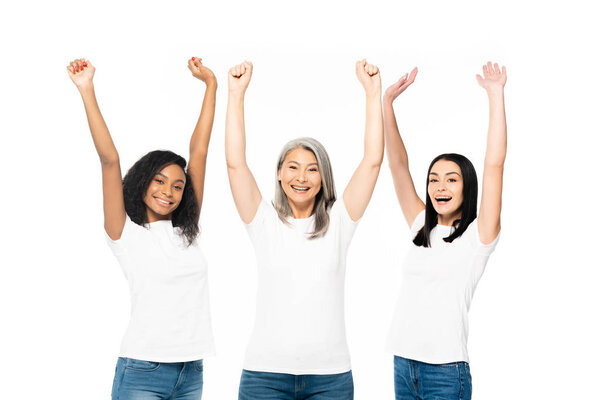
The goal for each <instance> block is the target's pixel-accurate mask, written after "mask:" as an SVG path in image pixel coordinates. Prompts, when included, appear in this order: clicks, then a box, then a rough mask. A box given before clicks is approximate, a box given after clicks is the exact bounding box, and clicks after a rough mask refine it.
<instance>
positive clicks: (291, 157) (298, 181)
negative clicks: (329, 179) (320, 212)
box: [277, 147, 321, 218]
mask: <svg viewBox="0 0 600 400" xmlns="http://www.w3.org/2000/svg"><path fill="white" fill-rule="evenodd" d="M277 179H278V180H279V182H280V183H281V187H282V188H283V191H284V193H285V194H286V196H287V199H288V202H289V204H290V207H291V208H292V210H293V211H294V210H300V209H301V210H308V209H310V210H309V212H312V208H313V207H314V203H315V197H317V194H318V193H319V191H320V190H321V173H320V172H319V165H318V163H317V159H316V157H315V155H314V154H313V153H312V151H309V150H306V149H304V148H302V147H298V148H295V149H293V150H291V151H290V152H289V153H288V154H287V155H286V156H285V159H284V160H283V164H282V165H281V168H279V171H277ZM308 216H309V215H308ZM294 217H295V218H302V217H307V215H304V216H302V217H299V216H297V215H296V212H294Z"/></svg>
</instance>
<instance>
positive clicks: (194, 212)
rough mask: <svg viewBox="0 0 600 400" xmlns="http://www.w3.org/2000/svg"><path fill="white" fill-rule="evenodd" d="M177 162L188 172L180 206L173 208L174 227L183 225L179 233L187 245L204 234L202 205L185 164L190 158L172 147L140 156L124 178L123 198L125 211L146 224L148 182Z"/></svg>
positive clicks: (138, 221) (133, 219) (132, 218)
mask: <svg viewBox="0 0 600 400" xmlns="http://www.w3.org/2000/svg"><path fill="white" fill-rule="evenodd" d="M171 164H176V165H179V166H180V167H181V169H183V172H184V174H185V186H184V188H183V196H182V198H181V202H180V203H179V206H178V207H177V208H176V209H175V211H173V215H172V218H171V221H172V224H173V226H174V227H177V228H179V230H180V231H179V234H180V235H181V236H182V237H183V238H185V241H186V242H187V245H188V246H189V245H191V244H192V243H194V240H196V237H197V236H198V234H199V233H200V229H199V228H198V220H199V218H200V208H199V207H198V201H197V200H196V195H195V194H194V188H193V186H192V181H191V179H190V176H189V175H188V173H187V171H186V169H185V167H186V164H187V163H186V161H185V159H184V158H183V157H181V156H180V155H177V154H175V153H173V152H172V151H168V150H155V151H151V152H150V153H148V154H146V155H145V156H143V157H142V158H140V159H139V160H138V161H137V162H136V163H135V164H133V166H132V167H131V168H130V169H129V171H127V174H126V175H125V177H124V178H123V199H124V201H125V212H126V213H127V215H129V218H130V219H131V220H132V221H133V222H135V223H136V224H138V225H142V226H144V224H147V223H148V214H147V211H146V204H145V203H144V200H143V199H144V196H145V194H146V190H147V189H148V185H150V182H152V179H153V178H154V176H155V175H156V174H157V173H158V172H159V171H161V170H162V169H163V168H164V167H166V166H168V165H171Z"/></svg>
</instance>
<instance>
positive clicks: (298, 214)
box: [288, 200, 315, 219]
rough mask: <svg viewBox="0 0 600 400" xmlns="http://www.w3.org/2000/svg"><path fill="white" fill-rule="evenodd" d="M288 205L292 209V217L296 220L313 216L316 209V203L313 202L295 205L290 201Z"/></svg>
mask: <svg viewBox="0 0 600 400" xmlns="http://www.w3.org/2000/svg"><path fill="white" fill-rule="evenodd" d="M288 204H289V205H290V208H291V209H292V217H294V219H300V218H308V217H310V216H311V215H312V213H313V209H314V207H315V202H314V201H311V202H310V203H308V204H294V203H292V202H291V201H289V200H288Z"/></svg>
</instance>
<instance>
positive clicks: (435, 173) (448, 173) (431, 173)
mask: <svg viewBox="0 0 600 400" xmlns="http://www.w3.org/2000/svg"><path fill="white" fill-rule="evenodd" d="M452 174H456V175H458V176H460V174H459V173H458V172H454V171H453V172H447V173H446V175H452ZM429 175H435V176H439V174H438V173H437V172H430V173H429Z"/></svg>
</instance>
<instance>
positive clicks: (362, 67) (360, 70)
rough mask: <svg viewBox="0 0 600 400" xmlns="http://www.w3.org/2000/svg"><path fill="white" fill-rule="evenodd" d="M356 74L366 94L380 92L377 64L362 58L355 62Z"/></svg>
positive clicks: (379, 75) (379, 76)
mask: <svg viewBox="0 0 600 400" xmlns="http://www.w3.org/2000/svg"><path fill="white" fill-rule="evenodd" d="M356 76H357V77H358V80H359V81H360V83H361V85H362V86H363V88H364V89H365V92H367V94H378V93H381V74H380V73H379V68H377V66H375V65H373V64H368V63H367V60H365V59H364V58H363V59H362V60H360V61H357V62H356Z"/></svg>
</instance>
